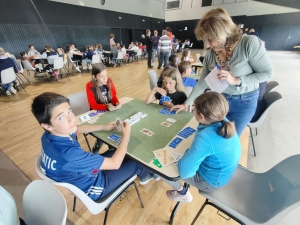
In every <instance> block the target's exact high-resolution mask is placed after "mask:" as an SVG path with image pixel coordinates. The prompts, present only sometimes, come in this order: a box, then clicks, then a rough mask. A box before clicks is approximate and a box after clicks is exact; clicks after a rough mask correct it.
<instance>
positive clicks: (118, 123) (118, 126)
mask: <svg viewBox="0 0 300 225" xmlns="http://www.w3.org/2000/svg"><path fill="white" fill-rule="evenodd" d="M115 124H116V125H117V131H122V126H123V122H122V120H121V119H120V118H119V117H117V119H116V120H115Z"/></svg>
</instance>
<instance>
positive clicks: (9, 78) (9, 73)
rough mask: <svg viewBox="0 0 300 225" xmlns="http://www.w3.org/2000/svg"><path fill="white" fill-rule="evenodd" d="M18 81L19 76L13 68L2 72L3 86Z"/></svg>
mask: <svg viewBox="0 0 300 225" xmlns="http://www.w3.org/2000/svg"><path fill="white" fill-rule="evenodd" d="M16 79H17V75H16V73H15V71H14V68H13V67H9V68H7V69H5V70H2V71H1V84H10V83H11V82H13V81H15V80H16Z"/></svg>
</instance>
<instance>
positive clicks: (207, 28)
mask: <svg viewBox="0 0 300 225" xmlns="http://www.w3.org/2000/svg"><path fill="white" fill-rule="evenodd" d="M194 32H195V35H196V38H197V39H198V40H206V39H209V40H211V41H218V42H220V43H221V44H222V45H224V46H226V45H228V44H230V43H232V42H235V41H236V40H238V38H239V36H240V32H239V28H238V26H237V25H236V24H235V23H233V21H232V19H231V17H230V15H229V14H228V12H227V11H226V10H225V9H222V8H216V9H212V10H210V11H209V12H207V13H206V14H205V15H204V16H203V17H202V18H201V20H199V21H198V23H197V26H196V28H195V30H194Z"/></svg>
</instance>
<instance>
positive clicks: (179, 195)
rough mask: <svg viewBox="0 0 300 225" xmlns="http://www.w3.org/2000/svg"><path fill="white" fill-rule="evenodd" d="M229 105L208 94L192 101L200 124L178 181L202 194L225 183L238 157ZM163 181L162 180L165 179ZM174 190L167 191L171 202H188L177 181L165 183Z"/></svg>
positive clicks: (182, 160)
mask: <svg viewBox="0 0 300 225" xmlns="http://www.w3.org/2000/svg"><path fill="white" fill-rule="evenodd" d="M228 108H229V106H228V103H227V101H226V99H225V98H224V97H223V96H222V95H221V94H219V93H216V92H208V93H204V94H202V95H200V96H199V97H198V98H196V100H195V102H194V115H195V118H196V120H197V121H198V122H199V126H198V128H197V132H196V134H195V138H194V140H193V142H192V145H191V147H190V148H189V149H188V150H187V151H186V152H185V153H184V155H183V157H182V158H181V159H180V160H179V162H178V172H179V175H180V177H181V179H182V180H183V181H184V182H185V183H187V184H190V185H192V186H194V187H196V188H197V189H199V190H201V191H208V192H211V191H214V190H217V189H219V188H220V187H222V186H224V185H225V184H227V183H228V181H229V180H230V179H231V177H232V174H233V172H234V171H235V169H236V167H237V165H238V163H239V160H240V156H241V146H240V140H239V138H238V135H237V134H236V131H235V125H234V123H232V122H229V121H228V120H227V119H226V118H225V115H226V114H227V113H228ZM164 180H165V179H164ZM165 181H166V182H167V183H168V184H170V185H171V186H172V188H173V189H174V190H170V191H167V192H166V194H167V196H168V198H170V199H171V200H174V201H183V202H190V201H192V200H193V197H192V195H191V194H190V192H189V191H188V190H187V189H186V188H185V187H183V186H182V185H181V183H180V182H178V181H175V182H174V181H167V180H165Z"/></svg>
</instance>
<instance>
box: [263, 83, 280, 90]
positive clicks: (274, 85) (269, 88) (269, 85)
mask: <svg viewBox="0 0 300 225" xmlns="http://www.w3.org/2000/svg"><path fill="white" fill-rule="evenodd" d="M278 85H279V83H278V82H277V81H270V82H268V84H267V86H266V90H265V93H269V92H270V91H272V89H273V88H275V87H277V86H278Z"/></svg>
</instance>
